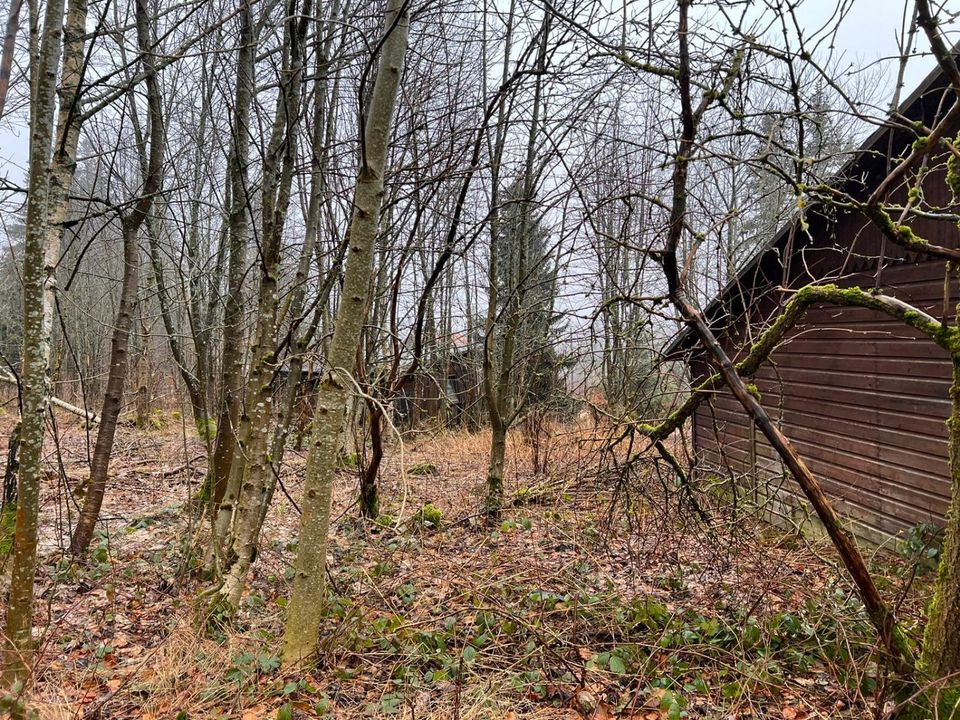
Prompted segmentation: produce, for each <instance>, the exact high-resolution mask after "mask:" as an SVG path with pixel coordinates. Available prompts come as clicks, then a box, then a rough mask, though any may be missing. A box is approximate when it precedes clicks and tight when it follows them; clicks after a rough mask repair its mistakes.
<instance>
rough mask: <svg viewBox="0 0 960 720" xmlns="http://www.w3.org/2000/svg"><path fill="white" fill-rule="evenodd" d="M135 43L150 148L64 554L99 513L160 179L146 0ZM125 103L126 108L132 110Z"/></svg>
mask: <svg viewBox="0 0 960 720" xmlns="http://www.w3.org/2000/svg"><path fill="white" fill-rule="evenodd" d="M136 22H137V41H138V46H139V50H140V61H141V63H142V64H143V67H144V69H145V71H146V78H145V83H146V87H147V105H148V112H149V114H150V152H149V157H147V150H146V148H145V147H144V145H143V138H141V142H140V156H141V164H142V168H143V173H144V183H143V191H142V194H141V197H140V199H139V200H138V201H137V203H136V205H135V206H134V208H133V210H132V211H131V212H130V214H129V215H127V216H126V217H124V218H123V220H122V222H121V232H122V234H123V282H122V286H121V289H120V302H119V308H118V310H117V319H116V324H115V325H114V330H113V338H112V339H111V342H110V370H109V373H108V377H107V388H106V392H105V394H104V398H103V409H102V410H101V418H100V427H99V429H98V430H97V441H96V444H95V445H94V448H93V459H92V461H91V463H90V482H89V485H88V490H87V495H86V497H85V499H84V503H83V508H82V509H81V511H80V516H79V518H78V519H77V526H76V528H75V529H74V532H73V538H72V539H71V542H70V552H71V553H72V554H73V555H75V556H79V555H83V554H84V553H85V552H86V550H87V548H88V547H89V545H90V540H91V538H92V537H93V530H94V528H95V526H96V524H97V519H98V518H99V517H100V507H101V505H102V504H103V496H104V493H105V491H106V487H107V471H108V469H109V466H110V456H111V455H112V453H113V441H114V437H115V436H116V432H117V420H118V419H119V417H120V410H121V409H122V407H123V388H124V385H125V384H126V380H127V370H128V367H129V364H130V357H129V355H130V352H129V351H130V330H131V328H132V327H133V313H134V308H135V306H136V303H137V290H138V288H139V286H140V246H139V244H138V243H137V234H138V233H139V232H140V227H141V226H142V225H143V223H144V221H145V220H146V218H147V215H148V213H149V212H150V209H151V208H152V207H153V198H154V195H156V194H157V193H158V192H159V191H160V188H161V185H162V183H163V159H164V152H165V150H166V143H165V139H164V130H165V128H164V125H163V117H162V104H161V99H160V86H159V83H158V82H157V75H156V69H155V65H154V61H153V41H152V39H151V37H150V18H149V14H148V10H147V0H137V2H136ZM135 107H136V106H135V104H134V103H131V105H130V108H131V112H134V113H135V112H136V109H135Z"/></svg>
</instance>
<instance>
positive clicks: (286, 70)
mask: <svg viewBox="0 0 960 720" xmlns="http://www.w3.org/2000/svg"><path fill="white" fill-rule="evenodd" d="M297 10H298V3H297V0H289V2H288V3H287V18H288V19H287V21H286V23H285V32H284V48H283V67H282V70H281V86H280V94H279V96H278V98H277V108H276V113H275V119H274V126H273V131H272V133H271V137H270V142H269V144H268V147H267V148H266V153H265V158H266V160H265V162H264V177H263V182H262V185H263V202H262V205H263V210H262V211H263V234H262V243H261V257H260V268H261V275H260V287H259V292H258V300H257V326H256V330H255V335H254V344H253V347H252V349H251V354H252V359H251V368H250V376H249V379H248V381H247V394H246V399H245V402H244V405H245V408H246V411H245V412H244V415H243V419H242V421H241V425H240V434H239V437H238V443H239V449H240V450H241V452H242V453H243V456H244V463H243V466H242V469H241V468H237V469H236V470H235V471H234V472H235V473H236V474H237V475H238V476H239V477H238V479H239V486H238V497H237V503H236V509H235V511H234V517H233V528H232V534H231V538H230V543H229V545H228V547H229V548H230V552H229V557H228V560H229V568H228V570H227V572H226V574H225V577H224V582H223V586H222V587H221V588H220V591H219V594H218V597H217V599H216V600H215V602H216V603H218V604H219V605H220V609H222V610H224V611H226V612H227V614H232V613H234V612H236V610H237V609H238V608H239V607H240V599H241V597H242V595H243V589H244V586H245V584H246V578H247V571H248V570H249V568H250V565H251V563H252V562H253V558H254V554H255V551H256V546H257V539H258V538H259V536H260V526H261V521H262V518H263V517H264V514H265V513H264V512H262V510H264V505H265V504H266V500H267V498H268V497H269V494H268V484H270V483H272V481H273V478H272V475H271V473H272V469H273V465H272V462H273V460H272V458H271V457H270V452H269V451H270V438H271V432H270V430H271V422H272V420H273V385H272V380H273V373H274V369H275V367H276V361H277V314H278V310H279V293H278V286H277V274H278V272H279V269H280V250H281V247H282V244H283V228H284V223H285V219H286V214H287V209H288V207H289V204H290V191H291V187H292V183H293V172H294V166H295V164H296V159H297V119H298V117H299V115H300V96H301V87H302V84H303V78H302V71H303V43H304V39H305V35H306V27H307V26H306V20H305V18H308V17H310V15H311V2H310V0H306V2H304V5H303V8H302V9H301V12H299V13H298V12H297Z"/></svg>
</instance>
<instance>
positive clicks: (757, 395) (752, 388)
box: [746, 383, 763, 402]
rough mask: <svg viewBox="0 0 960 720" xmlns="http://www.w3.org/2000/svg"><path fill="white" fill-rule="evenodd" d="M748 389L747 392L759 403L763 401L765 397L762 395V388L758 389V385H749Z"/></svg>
mask: <svg viewBox="0 0 960 720" xmlns="http://www.w3.org/2000/svg"><path fill="white" fill-rule="evenodd" d="M746 388H747V392H748V393H750V394H751V395H753V397H754V398H756V399H757V401H758V402H759V401H761V400H763V396H762V395H761V394H760V388H758V387H757V386H756V384H754V383H747V385H746Z"/></svg>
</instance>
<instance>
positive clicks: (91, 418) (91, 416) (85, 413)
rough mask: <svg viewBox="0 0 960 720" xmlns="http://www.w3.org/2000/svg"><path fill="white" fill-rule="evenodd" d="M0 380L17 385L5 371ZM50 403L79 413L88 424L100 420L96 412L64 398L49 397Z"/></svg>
mask: <svg viewBox="0 0 960 720" xmlns="http://www.w3.org/2000/svg"><path fill="white" fill-rule="evenodd" d="M0 382H5V383H7V384H9V385H19V383H18V382H17V379H16V378H15V377H13V376H12V375H8V374H7V373H5V372H0ZM50 404H51V405H53V406H55V407H58V408H60V409H61V410H66V411H67V412H69V413H73V414H74V415H79V416H80V417H82V418H83V419H84V420H86V421H87V424H88V425H96V424H97V423H98V422H100V418H99V417H98V416H97V414H96V413H92V412H90V411H89V410H84V409H83V408H82V407H77V406H76V405H71V404H70V403H68V402H67V401H66V400H61V399H60V398H58V397H51V398H50Z"/></svg>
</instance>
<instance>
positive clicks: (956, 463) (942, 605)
mask: <svg viewBox="0 0 960 720" xmlns="http://www.w3.org/2000/svg"><path fill="white" fill-rule="evenodd" d="M950 400H951V403H952V411H951V413H950V419H949V420H948V421H947V427H948V428H949V432H950V476H951V477H952V478H953V496H952V498H951V500H950V508H949V510H948V511H947V521H946V527H945V529H944V543H943V548H942V550H941V556H940V567H939V571H938V574H937V583H936V586H935V588H934V596H933V601H932V602H931V603H930V608H929V610H928V612H927V627H926V630H925V632H924V635H923V652H922V654H921V657H920V667H921V670H923V672H925V673H927V674H928V675H929V676H930V677H931V678H935V679H939V678H943V677H947V676H948V675H955V674H956V673H957V672H960V355H956V354H955V355H954V356H953V384H952V385H951V387H950ZM951 684H952V685H953V686H954V687H955V688H956V687H960V680H954V681H953V682H952V683H951ZM952 699H953V700H958V699H960V692H956V691H954V693H953V698H952Z"/></svg>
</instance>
